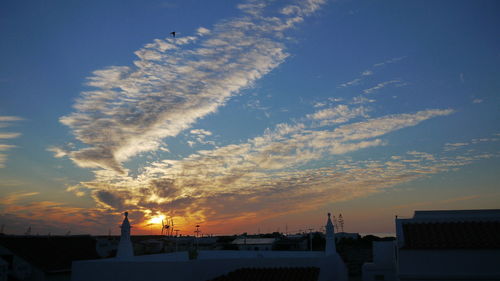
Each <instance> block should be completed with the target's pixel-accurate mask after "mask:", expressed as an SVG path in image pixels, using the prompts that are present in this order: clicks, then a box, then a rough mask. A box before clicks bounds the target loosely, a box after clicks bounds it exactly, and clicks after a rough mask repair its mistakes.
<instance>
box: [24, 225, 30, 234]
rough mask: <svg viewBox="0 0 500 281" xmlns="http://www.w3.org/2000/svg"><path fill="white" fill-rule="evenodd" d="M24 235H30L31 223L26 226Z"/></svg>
mask: <svg viewBox="0 0 500 281" xmlns="http://www.w3.org/2000/svg"><path fill="white" fill-rule="evenodd" d="M24 235H31V225H30V226H29V227H28V230H26V232H25V233H24Z"/></svg>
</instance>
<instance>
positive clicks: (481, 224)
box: [396, 210, 500, 281]
mask: <svg viewBox="0 0 500 281" xmlns="http://www.w3.org/2000/svg"><path fill="white" fill-rule="evenodd" d="M396 236H397V258H396V261H397V276H398V278H399V280H471V281H472V280H500V210H461V211H415V214H414V216H413V218H409V219H398V218H397V219H396Z"/></svg>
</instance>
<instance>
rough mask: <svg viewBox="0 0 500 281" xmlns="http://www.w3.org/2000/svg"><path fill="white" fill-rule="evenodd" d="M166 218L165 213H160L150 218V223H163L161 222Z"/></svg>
mask: <svg viewBox="0 0 500 281" xmlns="http://www.w3.org/2000/svg"><path fill="white" fill-rule="evenodd" d="M163 220H165V215H158V216H154V217H152V218H151V219H149V223H150V224H161V222H162V221H163Z"/></svg>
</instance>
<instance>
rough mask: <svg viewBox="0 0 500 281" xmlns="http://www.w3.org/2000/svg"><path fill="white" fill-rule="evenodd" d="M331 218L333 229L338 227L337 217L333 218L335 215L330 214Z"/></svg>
mask: <svg viewBox="0 0 500 281" xmlns="http://www.w3.org/2000/svg"><path fill="white" fill-rule="evenodd" d="M332 220H333V226H334V227H335V229H339V225H338V223H337V218H335V215H332Z"/></svg>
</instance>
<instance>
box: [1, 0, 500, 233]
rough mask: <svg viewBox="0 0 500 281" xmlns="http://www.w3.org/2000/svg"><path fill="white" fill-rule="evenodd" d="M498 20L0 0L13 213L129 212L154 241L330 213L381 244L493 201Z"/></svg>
mask: <svg viewBox="0 0 500 281" xmlns="http://www.w3.org/2000/svg"><path fill="white" fill-rule="evenodd" d="M499 10H500V5H499V4H498V3H497V2H496V1H482V2H479V3H478V2H472V1H434V2H432V3H428V2H419V1H414V2H400V1H385V2H376V1H323V0H310V1H296V2H294V1H241V2H234V3H231V4H228V3H227V2H226V1H210V2H208V1H91V2H83V1H31V2H29V3H28V2H23V3H21V2H19V1H2V3H1V4H0V21H1V24H0V34H2V38H3V40H2V42H1V43H0V51H1V52H0V56H1V61H2V66H1V67H0V167H1V168H0V177H1V179H2V183H0V198H3V199H1V200H2V201H1V202H0V221H1V223H2V224H6V225H7V231H8V230H9V226H10V230H11V231H12V232H18V233H19V232H22V231H24V229H26V228H27V226H28V225H33V227H34V228H37V229H39V230H38V231H40V232H45V231H52V232H61V233H63V232H66V231H67V229H72V230H73V232H90V233H106V232H107V228H106V227H104V228H105V229H103V225H113V224H116V223H117V222H118V221H119V220H120V216H119V214H120V212H123V211H125V210H128V211H130V212H131V219H133V220H135V223H136V225H137V230H138V231H139V232H140V231H143V229H144V231H146V230H147V229H149V228H148V227H147V224H148V223H150V222H151V221H152V219H154V218H159V217H161V218H163V217H165V218H167V217H173V218H174V219H175V220H176V221H177V222H178V225H180V226H181V228H183V229H189V228H190V226H191V225H194V224H195V223H200V222H201V223H203V225H204V226H205V231H206V232H211V233H233V232H243V231H249V232H252V231H255V229H257V228H259V227H261V228H262V230H266V229H269V230H272V231H275V230H276V227H277V226H278V225H284V224H288V225H289V226H290V227H289V228H290V229H304V228H305V227H317V228H319V226H320V225H321V224H322V223H323V221H324V214H325V213H326V212H328V211H333V212H334V213H343V216H344V218H346V220H347V219H348V220H347V221H348V222H349V224H348V225H346V230H348V231H359V232H365V233H366V232H392V231H393V225H392V219H393V216H394V215H396V214H399V215H410V214H411V212H412V211H413V210H415V209H464V208H466V209H467V208H498V207H499V206H498V203H496V202H498V201H499V199H500V190H499V186H498V182H499V181H498V180H499V178H498V175H497V171H498V169H499V167H500V166H499V165H500V161H499V158H498V156H499V142H498V140H500V128H499V126H498V124H499V122H498V120H500V118H499V117H500V114H499V105H500V99H499V94H498V91H499V89H500V82H499V81H500V79H499V78H500V77H499V76H500V68H499V65H500V49H499V47H500V38H499V37H498V34H497V31H496V30H497V27H498V26H499V19H498V17H497V15H498V12H499ZM171 31H176V35H177V36H176V38H172V36H171V35H170V32H171ZM41 214H44V215H43V216H42V215H41ZM153 221H154V220H153ZM156 221H157V220H156ZM375 222H377V223H375ZM347 226H349V227H348V228H347ZM281 228H283V227H281ZM189 233H190V231H188V230H186V234H189Z"/></svg>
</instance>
